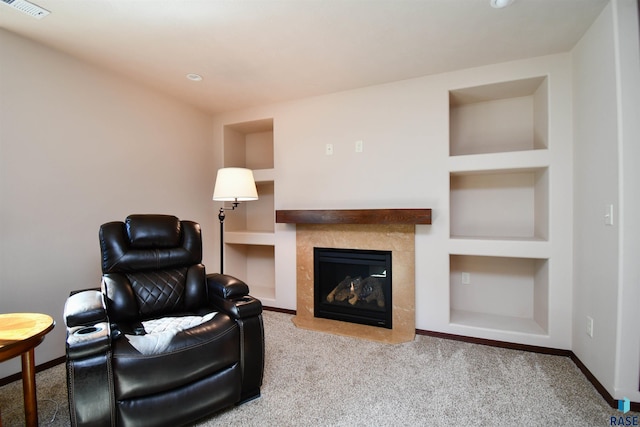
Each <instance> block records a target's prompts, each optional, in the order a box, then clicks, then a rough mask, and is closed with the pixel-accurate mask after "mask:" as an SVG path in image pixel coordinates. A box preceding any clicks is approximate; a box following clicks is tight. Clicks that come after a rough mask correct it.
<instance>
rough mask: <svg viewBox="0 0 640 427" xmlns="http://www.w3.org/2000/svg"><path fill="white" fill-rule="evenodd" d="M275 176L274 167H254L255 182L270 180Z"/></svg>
mask: <svg viewBox="0 0 640 427" xmlns="http://www.w3.org/2000/svg"><path fill="white" fill-rule="evenodd" d="M274 177H275V169H254V170H253V179H254V180H255V181H256V182H257V183H260V182H272V181H274Z"/></svg>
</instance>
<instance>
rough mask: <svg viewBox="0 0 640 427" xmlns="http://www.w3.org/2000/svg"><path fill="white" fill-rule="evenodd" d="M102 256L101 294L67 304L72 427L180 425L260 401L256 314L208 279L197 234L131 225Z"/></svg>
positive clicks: (163, 218)
mask: <svg viewBox="0 0 640 427" xmlns="http://www.w3.org/2000/svg"><path fill="white" fill-rule="evenodd" d="M100 247H101V251H102V273H103V276H102V286H101V290H100V291H98V290H85V291H80V292H77V293H74V294H72V295H71V296H70V297H69V299H68V300H67V302H66V304H65V313H64V317H65V322H66V325H67V343H66V355H67V385H68V393H69V409H70V416H71V424H72V425H74V426H76V425H78V426H132V425H137V426H145V427H146V426H161V425H162V426H176V425H184V424H187V423H190V422H193V421H195V420H198V419H199V418H202V417H204V416H206V415H209V414H212V413H214V412H216V411H218V410H220V409H222V408H225V407H228V406H231V405H234V404H238V403H242V402H244V401H247V400H250V399H253V398H255V397H258V396H259V395H260V387H261V385H262V375H263V369H264V329H263V324H262V314H261V313H262V305H261V303H260V301H258V300H256V299H255V298H252V297H251V296H249V288H248V287H247V285H246V284H245V283H243V282H242V281H240V280H238V279H235V278H233V277H231V276H227V275H222V274H209V275H206V274H205V268H204V265H202V264H201V259H202V240H201V235H200V226H199V225H198V224H196V223H194V222H191V221H180V220H179V219H178V218H176V217H173V216H168V215H131V216H129V217H128V218H127V219H126V221H125V222H110V223H107V224H103V225H102V226H101V227H100Z"/></svg>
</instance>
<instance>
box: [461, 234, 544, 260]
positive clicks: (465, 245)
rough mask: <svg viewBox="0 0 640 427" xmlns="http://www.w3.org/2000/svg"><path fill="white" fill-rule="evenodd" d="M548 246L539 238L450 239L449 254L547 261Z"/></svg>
mask: <svg viewBox="0 0 640 427" xmlns="http://www.w3.org/2000/svg"><path fill="white" fill-rule="evenodd" d="M550 247H551V246H550V244H549V242H548V241H547V240H543V239H540V238H535V237H531V238H526V237H525V238H520V237H513V238H512V237H451V238H450V239H449V254H451V255H478V256H499V257H511V258H536V259H547V258H549V257H550V252H551V250H550Z"/></svg>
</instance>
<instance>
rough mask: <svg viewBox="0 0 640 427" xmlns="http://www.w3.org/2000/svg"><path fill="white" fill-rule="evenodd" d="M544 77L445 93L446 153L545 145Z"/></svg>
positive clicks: (546, 100) (545, 96)
mask: <svg viewBox="0 0 640 427" xmlns="http://www.w3.org/2000/svg"><path fill="white" fill-rule="evenodd" d="M547 92H548V87H547V78H546V77H535V78H530V79H523V80H515V81H510V82H501V83H495V84H489V85H484V86H476V87H472V88H464V89H456V90H452V91H450V92H449V114H450V117H449V123H450V144H449V155H451V156H461V155H470V154H486V153H503V152H511V151H524V150H540V149H546V148H548V116H547V112H548V105H547V104H548V94H547Z"/></svg>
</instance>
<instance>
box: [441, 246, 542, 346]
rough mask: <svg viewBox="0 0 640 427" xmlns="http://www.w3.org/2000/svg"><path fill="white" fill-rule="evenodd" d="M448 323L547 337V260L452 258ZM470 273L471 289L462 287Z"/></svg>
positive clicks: (452, 256) (459, 256) (482, 257)
mask: <svg viewBox="0 0 640 427" xmlns="http://www.w3.org/2000/svg"><path fill="white" fill-rule="evenodd" d="M449 262H450V287H449V289H450V309H451V311H450V323H452V324H456V325H462V326H469V327H477V328H484V329H495V330H501V331H510V332H520V333H528V334H537V335H545V334H547V333H548V321H549V320H548V319H549V270H548V263H549V262H548V260H547V259H532V258H509V257H490V256H469V255H450V261H449ZM462 273H467V274H468V275H469V277H470V283H468V284H463V283H462Z"/></svg>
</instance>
